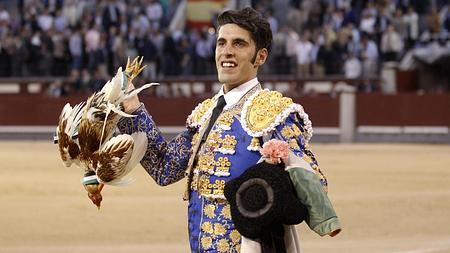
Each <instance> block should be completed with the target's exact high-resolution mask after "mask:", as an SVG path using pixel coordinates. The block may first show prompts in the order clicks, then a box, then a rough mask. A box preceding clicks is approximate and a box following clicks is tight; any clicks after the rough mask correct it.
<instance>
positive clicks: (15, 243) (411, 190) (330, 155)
mask: <svg viewBox="0 0 450 253" xmlns="http://www.w3.org/2000/svg"><path fill="white" fill-rule="evenodd" d="M313 150H314V151H315V153H316V156H317V158H318V159H319V162H320V164H321V167H322V170H323V171H324V172H325V174H326V175H327V177H328V180H329V184H330V186H329V196H330V198H331V199H332V202H333V203H334V206H335V209H336V211H337V213H338V215H339V216H340V218H341V222H342V224H343V231H342V233H341V234H340V235H338V236H337V237H335V238H330V237H320V236H318V235H316V234H314V233H313V232H311V231H310V230H309V229H308V228H307V226H306V225H305V224H301V225H299V226H298V228H299V230H300V233H301V236H302V248H303V252H304V253H317V252H333V253H335V252H337V253H340V252H345V253H346V252H349V253H356V252H358V253H365V252H369V253H370V252H386V253H444V252H450V146H448V145H445V146H444V145H385V144H370V145H368V144H357V145H339V144H327V145H325V144H316V145H313ZM82 174H83V173H82V171H79V170H78V169H77V168H65V167H64V166H63V165H62V163H61V162H60V160H59V157H58V154H57V151H56V146H54V145H53V144H51V143H50V141H49V142H24V141H22V142H0V228H1V229H0V252H3V253H13V252H14V253H16V252H33V253H34V252H38V253H40V252H46V253H47V252H49V253H56V252H58V253H59V252H80V253H81V252H83V253H87V252H101V253H107V252H114V253H116V252H117V253H118V252H130V253H138V252H139V253H140V252H188V251H189V249H188V241H187V227H186V203H185V202H183V201H182V200H181V196H182V192H183V188H184V181H182V182H180V183H177V184H175V185H172V186H168V187H165V188H163V187H158V186H156V185H155V183H153V181H152V180H151V178H150V177H148V176H147V175H146V173H145V171H144V170H143V169H142V168H140V167H139V168H136V170H135V171H133V172H132V173H131V176H132V177H133V178H135V179H136V181H135V182H134V183H133V184H132V185H131V186H128V187H124V188H117V187H116V188H114V187H105V189H104V190H103V195H104V200H103V203H102V208H101V210H100V211H98V210H97V209H96V207H95V206H94V205H93V204H92V203H91V202H90V200H89V199H88V198H87V196H86V193H85V191H84V189H83V187H82V186H81V183H80V178H81V176H82Z"/></svg>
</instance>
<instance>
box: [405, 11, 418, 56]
mask: <svg viewBox="0 0 450 253" xmlns="http://www.w3.org/2000/svg"><path fill="white" fill-rule="evenodd" d="M404 20H405V24H406V29H407V32H408V36H407V38H406V40H407V48H411V47H412V46H414V45H415V43H416V41H417V39H418V38H419V15H417V12H415V11H414V7H413V6H409V8H408V13H407V14H406V15H405V17H404Z"/></svg>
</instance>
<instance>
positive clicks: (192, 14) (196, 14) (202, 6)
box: [186, 0, 228, 28]
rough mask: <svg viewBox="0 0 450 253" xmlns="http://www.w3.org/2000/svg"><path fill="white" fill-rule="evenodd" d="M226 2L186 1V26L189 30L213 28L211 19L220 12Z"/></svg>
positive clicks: (214, 0) (217, 0)
mask: <svg viewBox="0 0 450 253" xmlns="http://www.w3.org/2000/svg"><path fill="white" fill-rule="evenodd" d="M227 3H228V1H226V0H210V1H206V0H187V6H186V24H187V26H188V27H190V28H202V27H205V26H206V27H211V26H213V22H212V21H213V18H214V17H215V16H216V15H217V14H219V13H220V12H222V10H223V9H224V8H225V6H226V5H227Z"/></svg>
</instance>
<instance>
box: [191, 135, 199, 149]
mask: <svg viewBox="0 0 450 253" xmlns="http://www.w3.org/2000/svg"><path fill="white" fill-rule="evenodd" d="M198 138H199V137H198V132H197V133H195V134H194V136H192V141H191V145H192V146H194V145H195V144H196V143H197V141H198Z"/></svg>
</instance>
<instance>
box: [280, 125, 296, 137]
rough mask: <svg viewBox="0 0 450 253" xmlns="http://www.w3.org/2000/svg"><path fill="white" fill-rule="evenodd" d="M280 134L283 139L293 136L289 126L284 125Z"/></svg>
mask: <svg viewBox="0 0 450 253" xmlns="http://www.w3.org/2000/svg"><path fill="white" fill-rule="evenodd" d="M281 135H282V136H283V137H284V138H285V139H290V138H292V137H294V131H293V130H292V128H290V127H289V126H284V127H283V129H281Z"/></svg>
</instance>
